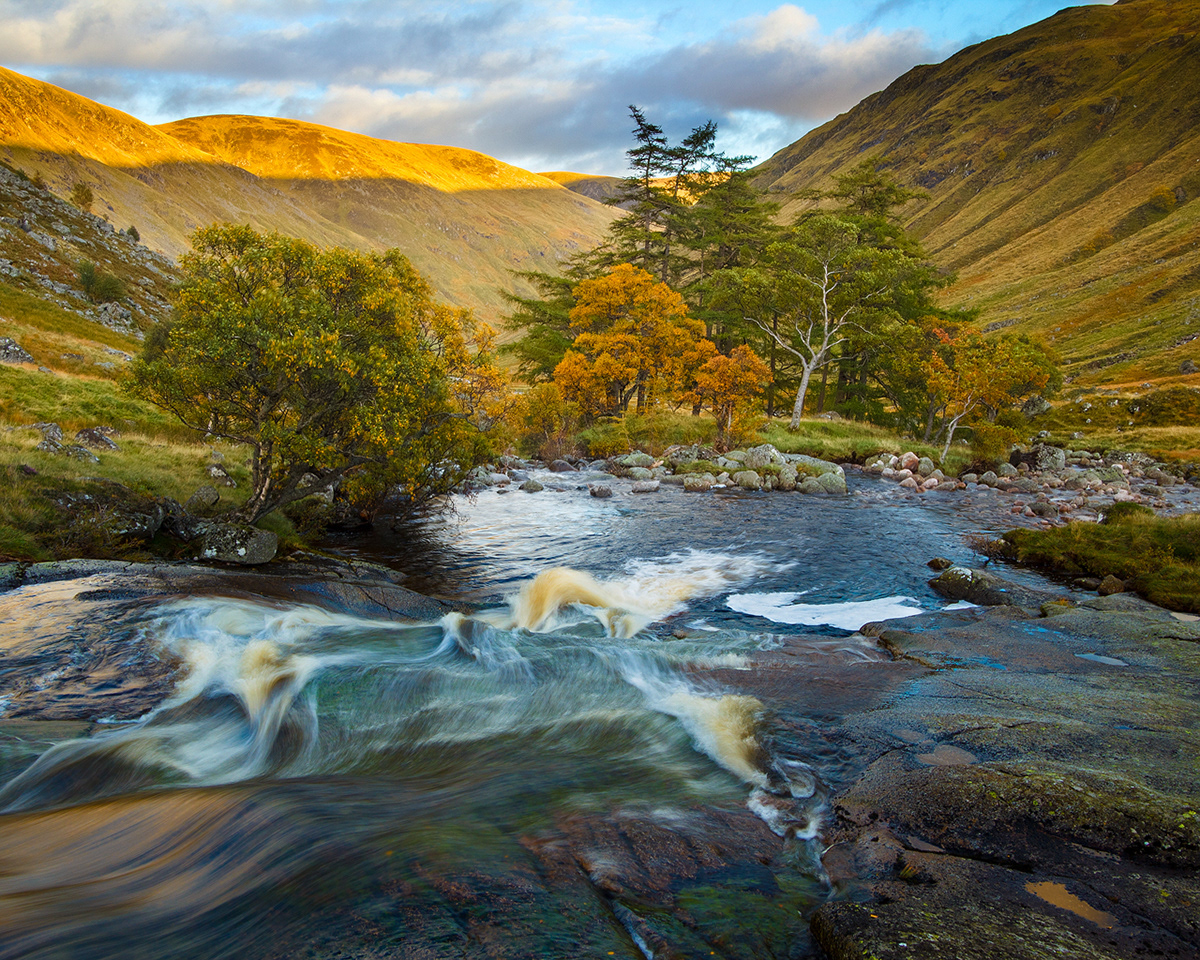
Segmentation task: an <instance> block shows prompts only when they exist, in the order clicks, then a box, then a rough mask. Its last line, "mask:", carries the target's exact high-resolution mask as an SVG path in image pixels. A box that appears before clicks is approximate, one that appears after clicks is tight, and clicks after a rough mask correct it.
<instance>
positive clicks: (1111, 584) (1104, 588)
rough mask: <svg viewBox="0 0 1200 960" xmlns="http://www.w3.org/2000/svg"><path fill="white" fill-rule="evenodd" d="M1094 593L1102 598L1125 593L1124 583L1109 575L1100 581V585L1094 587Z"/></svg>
mask: <svg viewBox="0 0 1200 960" xmlns="http://www.w3.org/2000/svg"><path fill="white" fill-rule="evenodd" d="M1096 592H1097V593H1098V594H1100V596H1102V597H1111V596H1112V595H1113V594H1114V593H1124V592H1125V581H1124V580H1118V579H1117V578H1116V577H1114V576H1113V575H1112V574H1111V573H1110V574H1109V575H1108V576H1106V577H1105V578H1104V579H1103V580H1101V581H1100V585H1099V586H1098V587H1096Z"/></svg>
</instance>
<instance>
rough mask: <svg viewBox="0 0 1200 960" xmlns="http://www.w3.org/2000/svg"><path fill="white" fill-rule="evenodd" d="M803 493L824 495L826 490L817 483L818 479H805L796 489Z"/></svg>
mask: <svg viewBox="0 0 1200 960" xmlns="http://www.w3.org/2000/svg"><path fill="white" fill-rule="evenodd" d="M796 489H797V490H799V491H800V492H801V493H824V492H825V490H824V489H823V488H822V487H821V485H820V484H819V483H817V478H816V477H805V478H804V482H803V483H801V484H800V486H799V487H797V488H796Z"/></svg>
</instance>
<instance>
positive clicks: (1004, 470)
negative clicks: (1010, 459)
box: [996, 463, 1018, 477]
mask: <svg viewBox="0 0 1200 960" xmlns="http://www.w3.org/2000/svg"><path fill="white" fill-rule="evenodd" d="M996 473H997V474H999V475H1000V476H1001V477H1015V476H1017V473H1018V471H1017V468H1016V467H1014V466H1013V465H1012V464H1011V463H1002V464H1000V466H999V467H998V468H997V469H996Z"/></svg>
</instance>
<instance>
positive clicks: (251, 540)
mask: <svg viewBox="0 0 1200 960" xmlns="http://www.w3.org/2000/svg"><path fill="white" fill-rule="evenodd" d="M278 549H279V538H278V537H277V536H276V535H275V534H274V533H272V532H271V531H270V530H260V529H259V528H258V527H252V526H250V525H248V524H243V523H219V522H211V523H207V524H205V525H204V528H203V531H202V532H201V533H200V552H199V559H201V560H215V561H217V562H219V563H236V564H240V565H242V566H247V567H256V566H259V565H260V564H264V563H268V562H269V561H271V560H273V559H274V558H275V552H276V551H277V550H278Z"/></svg>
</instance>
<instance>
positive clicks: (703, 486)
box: [683, 473, 715, 493]
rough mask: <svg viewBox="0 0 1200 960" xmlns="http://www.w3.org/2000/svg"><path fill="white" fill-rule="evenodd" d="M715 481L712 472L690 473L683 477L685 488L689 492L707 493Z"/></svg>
mask: <svg viewBox="0 0 1200 960" xmlns="http://www.w3.org/2000/svg"><path fill="white" fill-rule="evenodd" d="M714 482H715V480H714V478H713V475H712V474H711V473H689V474H687V475H686V476H685V477H684V478H683V489H684V490H686V491H688V492H689V493H706V492H707V491H709V490H711V489H712V488H713V483H714Z"/></svg>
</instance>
